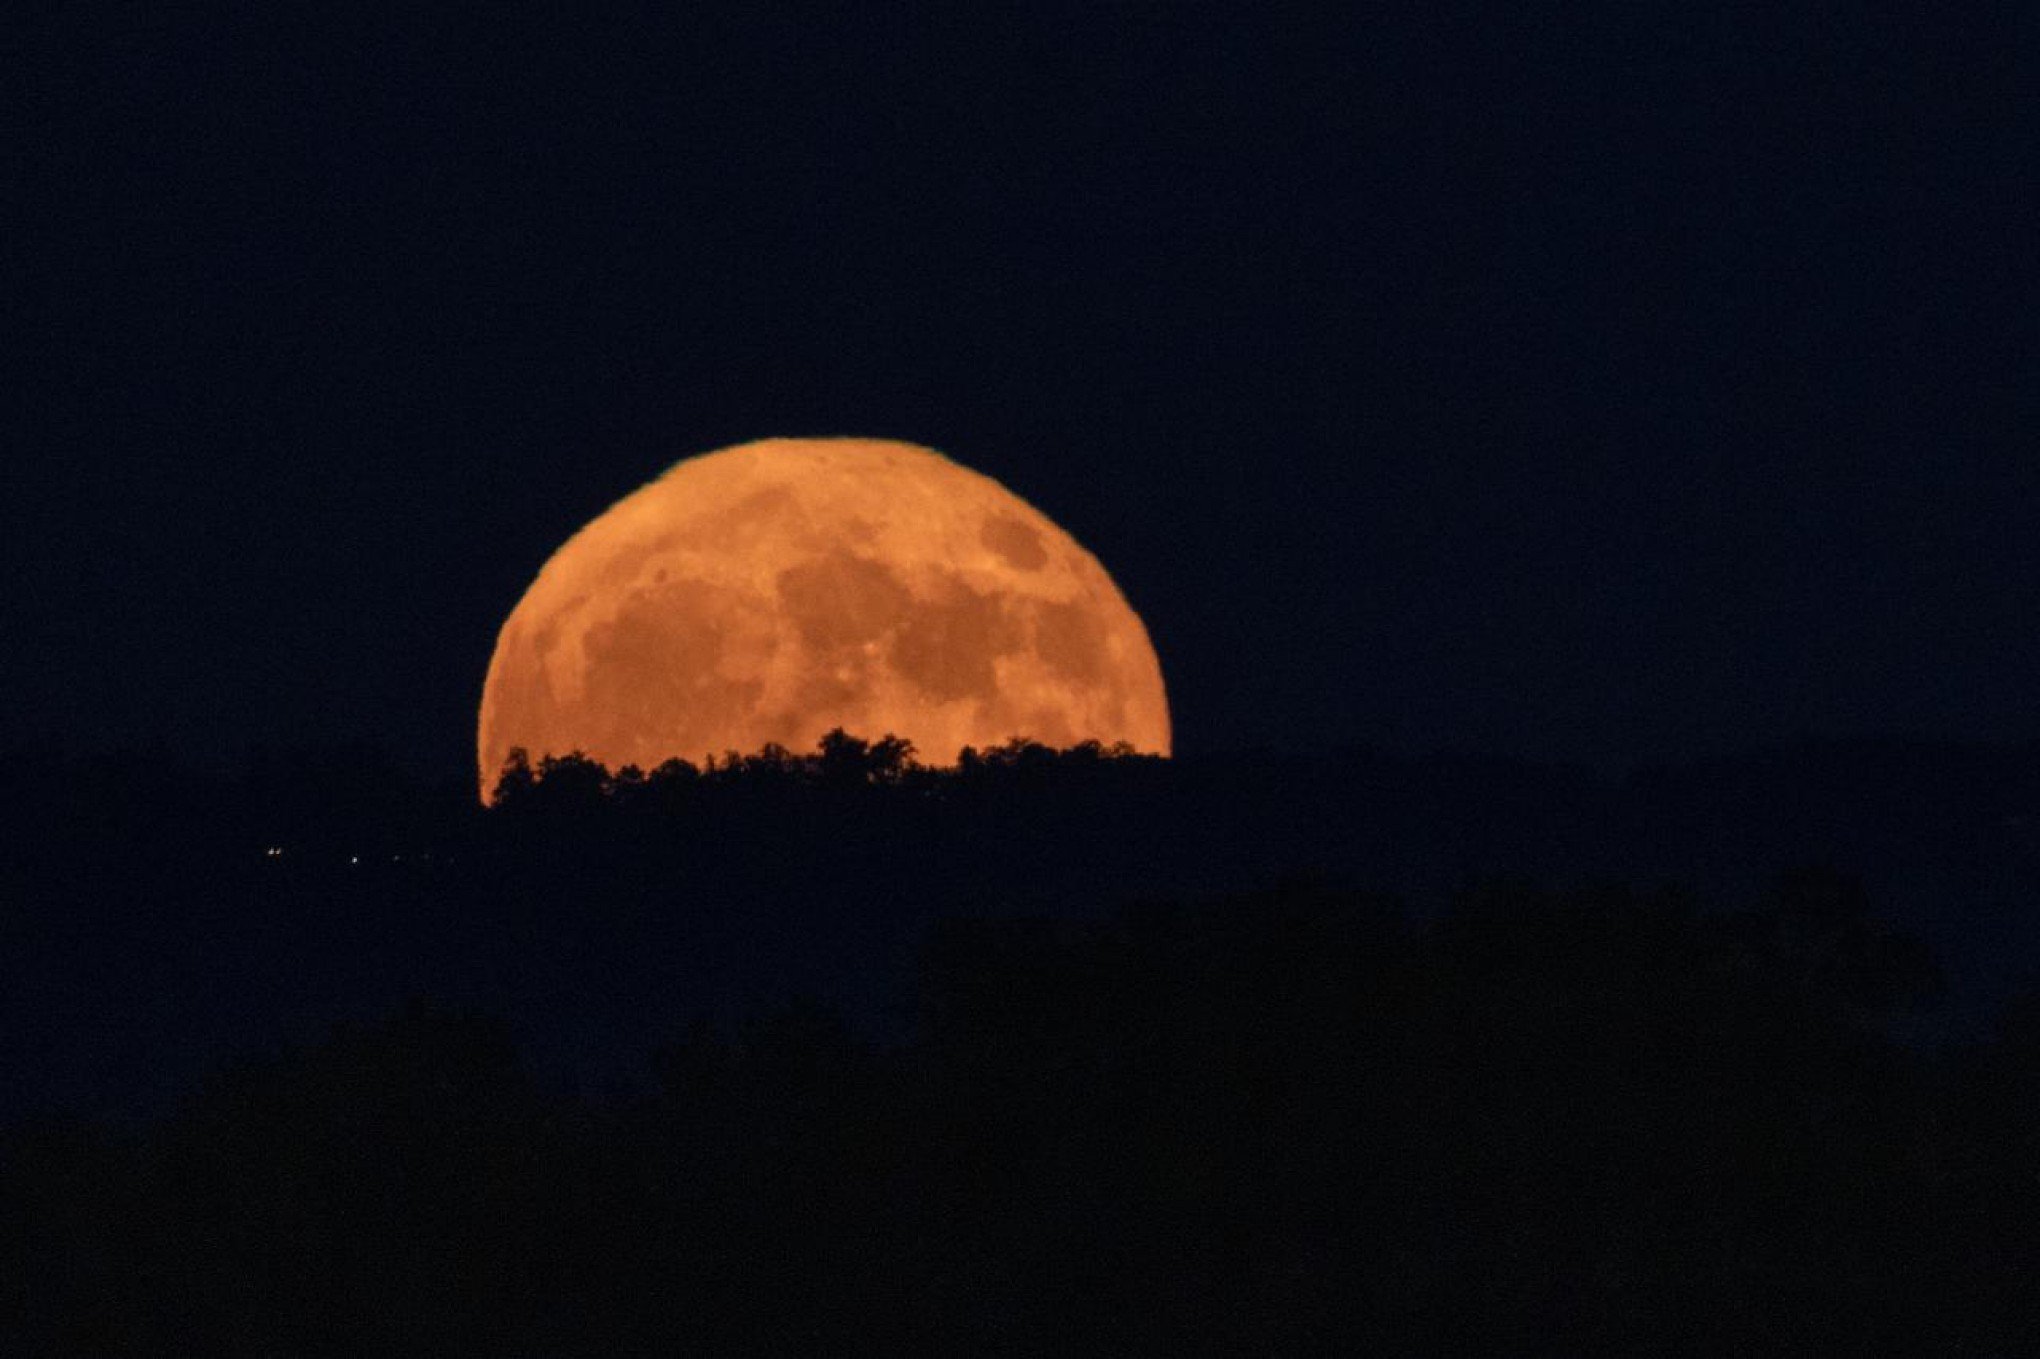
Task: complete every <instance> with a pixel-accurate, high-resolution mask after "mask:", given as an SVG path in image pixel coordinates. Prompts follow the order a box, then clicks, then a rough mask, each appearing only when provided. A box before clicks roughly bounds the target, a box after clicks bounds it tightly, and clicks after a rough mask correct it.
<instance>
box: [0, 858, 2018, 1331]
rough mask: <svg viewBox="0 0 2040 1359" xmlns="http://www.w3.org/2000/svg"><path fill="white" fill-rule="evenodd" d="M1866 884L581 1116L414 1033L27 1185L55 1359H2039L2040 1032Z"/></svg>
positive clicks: (583, 1105)
mask: <svg viewBox="0 0 2040 1359" xmlns="http://www.w3.org/2000/svg"><path fill="white" fill-rule="evenodd" d="M1931 985H1932V975H1931V967H1930V966H1929V965H1927V963H1926V960H1925V959H1923V958H1922V957H1921V956H1920V954H1919V953H1918V951H1917V950H1916V949H1915V948H1913V947H1912V946H1910V945H1908V944H1906V943H1905V941H1903V940H1902V939H1898V938H1896V937H1894V936H1892V935H1891V934H1889V933H1888V932H1887V931H1885V930H1883V929H1881V928H1880V927H1878V926H1877V925H1876V923H1875V922H1874V921H1873V920H1871V919H1870V918H1869V917H1868V916H1867V915H1866V914H1864V912H1863V911H1862V908H1861V902H1860V898H1859V897H1858V896H1857V895H1856V894H1855V893H1854V892H1853V890H1852V889H1851V888H1850V886H1849V884H1848V883H1847V881H1846V880H1845V879H1841V878H1836V877H1833V876H1830V875H1812V876H1807V877H1803V878H1800V879H1798V880H1795V881H1793V882H1790V883H1787V884H1785V885H1784V887H1783V888H1782V890H1781V892H1780V894H1779V896H1778V898H1777V899H1776V900H1775V901H1774V902H1773V903H1772V904H1771V905H1770V906H1769V907H1768V908H1767V909H1765V910H1762V911H1756V912H1749V913H1741V914H1731V915H1713V914H1708V913H1704V912H1701V911H1698V910H1696V909H1695V908H1694V907H1693V906H1692V905H1691V904H1689V903H1687V902H1684V901H1682V900H1679V899H1678V898H1676V897H1672V896H1657V895H1652V896H1644V895H1638V894H1636V893H1633V892H1630V891H1627V890H1623V889H1608V890H1605V891H1600V892H1593V893H1574V894H1564V895H1556V896H1554V895H1550V894H1546V893H1542V892H1538V891H1535V890H1531V889H1527V888H1519V889H1506V890H1503V889H1498V890H1494V891H1490V892H1487V893H1483V894H1480V895H1477V896H1474V897H1470V898H1468V899H1467V900H1466V901H1464V902H1463V903H1462V904H1461V906H1460V907H1459V908H1458V909H1457V910H1455V911H1454V912H1452V913H1451V914H1450V915H1448V916H1447V917H1445V918H1444V919H1442V920H1440V921H1438V922H1436V923H1434V924H1432V925H1429V926H1424V927H1415V926H1412V925H1411V924H1410V923H1408V922H1407V921H1406V920H1404V919H1402V918H1401V917H1400V916H1399V915H1398V914H1397V912H1396V911H1395V910H1394V909H1393V907H1392V905H1390V904H1389V903H1384V902H1382V901H1379V900H1376V899H1373V898H1369V897H1365V896H1359V895H1353V894H1345V893H1337V892H1331V891H1327V890H1324V889H1322V888H1317V887H1312V886H1309V885H1304V884H1294V885H1290V886H1287V887H1284V888H1282V889H1278V890H1272V891H1268V892H1263V893H1258V894H1252V895H1246V896H1239V897H1230V898H1225V899H1220V900H1213V901H1205V902H1194V903H1182V904H1174V905H1166V906H1165V905H1150V906H1146V907H1140V908H1129V909H1125V910H1122V911H1119V912H1117V913H1114V914H1112V915H1111V916H1109V917H1107V918H1105V919H1102V920H1098V921H1093V922H1088V923H1076V922H1068V921H1048V920H1040V919H1034V920H1001V921H992V920H979V921H954V922H949V923H947V924H945V925H944V926H942V927H941V928H939V929H937V930H936V931H935V932H934V933H933V935H932V936H931V938H930V940H929V942H928V945H927V947H926V949H925V952H924V955H923V958H922V962H921V985H920V987H919V993H918V1023H917V1027H916V1031H915V1035H914V1037H913V1038H912V1039H911V1040H910V1041H908V1042H904V1043H900V1044H878V1043H874V1042H872V1041H870V1040H867V1039H864V1038H860V1037H859V1036H858V1035H857V1034H856V1032H855V1030H854V1028H853V1026H851V1025H850V1024H848V1023H846V1022H845V1020H844V1019H843V1018H842V1016H840V1015H839V1014H837V1013H835V1012H833V1011H832V1010H830V1009H828V1008H826V1007H823V1006H819V1005H816V1004H812V1003H808V1004H794V1005H790V1006H786V1007H782V1008H779V1009H776V1010H774V1011H772V1012H769V1013H765V1014H761V1015H758V1016H754V1017H752V1018H751V1019H749V1020H748V1021H746V1022H744V1023H742V1024H740V1025H736V1026H733V1027H728V1028H724V1027H720V1026H717V1025H714V1024H711V1023H707V1022H702V1023H698V1024H695V1025H692V1026H689V1027H687V1028H684V1029H682V1030H680V1031H678V1032H676V1033H674V1034H673V1035H672V1036H671V1038H670V1040H669V1041H668V1042H666V1043H665V1044H663V1045H662V1046H660V1047H659V1048H658V1049H657V1051H656V1053H655V1054H654V1056H653V1059H652V1066H653V1068H654V1070H655V1071H656V1074H657V1083H656V1088H654V1089H652V1090H650V1091H647V1092H641V1093H639V1094H637V1095H635V1096H631V1097H627V1098H620V1099H590V1098H576V1097H572V1096H568V1095H564V1094H561V1093H559V1092H556V1091H549V1090H547V1089H546V1088H544V1086H543V1085H542V1083H540V1082H536V1081H534V1080H533V1079H531V1077H530V1076H529V1075H528V1074H527V1072H526V1071H525V1070H524V1069H523V1068H522V1066H521V1065H520V1062H519V1059H518V1057H517V1054H516V1050H515V1046H514V1044H513V1043H512V1041H511V1038H510V1035H509V1032H508V1030H507V1029H506V1028H505V1027H504V1026H503V1025H502V1024H501V1023H500V1022H498V1021H496V1020H494V1019H492V1018H489V1017H486V1016H480V1015H476V1014H472V1013H465V1012H459V1011H456V1010H449V1009H445V1008H439V1007H435V1006H431V1005H425V1004H418V1005H413V1006H410V1007H407V1008H405V1009H402V1010H401V1011H400V1012H398V1013H396V1014H394V1015H392V1016H391V1017H389V1018H387V1019H385V1020H384V1021H382V1022H379V1023H374V1024H368V1025H354V1026H346V1027H343V1028H342V1029H341V1030H339V1031H338V1032H336V1033H334V1034H332V1035H331V1036H330V1037H328V1038H327V1039H326V1040H325V1041H323V1042H320V1043H318V1044H316V1045H313V1046H310V1047H308V1048H305V1049H303V1050H299V1051H294V1052H290V1053H286V1054H284V1055H281V1056H278V1057H275V1058H272V1059H269V1060H265V1061H259V1062H253V1063H249V1064H245V1065H242V1066H239V1067H237V1068H235V1069H233V1070H231V1071H229V1072H227V1073H225V1074H223V1075H222V1076H220V1077H218V1078H217V1079H215V1080H213V1081H211V1082H209V1083H208V1084H207V1086H206V1088H205V1089H204V1090H203V1091H202V1092H200V1093H198V1094H197V1095H195V1096H194V1097H192V1098H190V1099H188V1100H187V1101H185V1102H184V1103H183V1104H182V1105H181V1106H180V1107H179V1109H178V1110H177V1111H176V1113H175V1114H174V1115H173V1116H171V1117H168V1118H167V1119H164V1120H161V1121H158V1122H154V1123H151V1124H148V1125H146V1126H144V1127H143V1128H141V1129H140V1130H139V1131H129V1132H125V1133H123V1132H116V1131H112V1130H108V1129H105V1128H93V1127H89V1126H85V1127H79V1126H71V1127H47V1126H45V1127H38V1128H33V1129H22V1130H17V1131H16V1132H15V1133H14V1134H12V1135H11V1136H10V1137H9V1138H8V1139H7V1141H6V1143H5V1146H4V1156H0V1204H4V1212H0V1222H4V1223H5V1224H6V1226H5V1229H4V1246H0V1252H4V1253H0V1281H4V1283H0V1289H4V1290H5V1292H4V1294H0V1299H4V1309H0V1315H4V1316H5V1317H6V1318H8V1320H7V1321H6V1322H5V1323H4V1325H0V1334H4V1336H5V1337H6V1339H7V1341H8V1349H9V1352H10V1353H80V1354H84V1353H91V1354H113V1353H164V1354H172V1353H197V1352H204V1353H222V1354H235V1353H248V1354H300V1353H302V1354H361V1353H390V1352H419V1353H423V1352H430V1353H435V1354H488V1355H512V1354H532V1355H539V1354H560V1353H625V1352H628V1353H636V1352H648V1351H650V1350H653V1349H671V1350H677V1351H685V1352H715V1353H726V1352H727V1353H735V1352H767V1353H790V1352H803V1353H811V1352H815V1351H817V1350H828V1351H832V1352H841V1351H845V1350H857V1351H860V1352H865V1351H870V1352H902V1351H907V1350H923V1351H925V1350H936V1349H939V1350H941V1351H943V1352H971V1353H982V1352H999V1353H1051V1352H1053V1353H1065V1352H1069V1351H1070V1350H1072V1349H1076V1350H1084V1351H1096V1352H1141V1353H1240V1352H1256V1353H1270V1352H1273V1353H1286V1352H1301V1351H1324V1350H1333V1349H1338V1350H1350V1349H1353V1348H1356V1347H1357V1348H1359V1349H1362V1350H1379V1351H1383V1352H1394V1353H1439V1354H1444V1353H1453V1354H1461V1353H1496V1352H1506V1353H1522V1352H1547V1351H1549V1352H1557V1351H1561V1350H1563V1351H1566V1352H1580V1351H1582V1350H1593V1351H1608V1350H1621V1351H1625V1352H1639V1351H1648V1352H1679V1353H1696V1354H1700V1353H1704V1354H1720V1353H1786V1352H1790V1353H1805V1352H1809V1351H1815V1352H1828V1353H1841V1352H1848V1353H2011V1352H2016V1351H2018V1350H2021V1349H2023V1348H2024V1347H2025V1346H2026V1345H2027V1344H2028V1343H2029V1342H2030V1341H2031V1339H2032V1338H2033V1336H2034V1335H2035V1334H2036V1332H2035V1331H2034V1330H2033V1329H2032V1327H2033V1325H2034V1322H2035V1313H2034V1302H2035V1299H2034V1294H2033V1290H2032V1285H2031V1279H2032V1270H2033V1269H2034V1268H2035V1266H2036V1265H2040V1258H2036V1255H2040V1243H2036V1238H2035V1236H2034V1234H2033V1233H2032V1230H2031V1229H2032V1226H2033V1224H2034V1222H2035V1221H2036V1217H2035V1213H2036V1211H2040V1180H2036V1177H2035V1173H2034V1172H2035V1169H2036V1160H2035V1149H2036V1146H2040V1104H2036V1101H2035V1098H2034V1094H2035V1091H2036V1090H2040V1029H2036V1028H2035V1027H2034V1025H2033V1023H2032V1021H2031V1016H2030V1013H2028V1014H2026V1015H2025V1016H2023V1017H2021V1016H2013V1017H2010V1018H2008V1020H2007V1022H2006V1025H2005V1028H2004V1030H2003V1032H2002V1033H2001V1034H2000V1035H1999V1036H1998V1037H1996V1038H1994V1039H1993V1040H1992V1041H1990V1042H1988V1043H1985V1044H1983V1045H1980V1046H1978V1047H1976V1048H1974V1049H1972V1050H1964V1051H1962V1052H1960V1053H1957V1054H1954V1055H1950V1056H1947V1057H1944V1058H1942V1059H1940V1060H1928V1059H1924V1058H1922V1057H1920V1056H1919V1055H1918V1054H1912V1053H1908V1052H1907V1051H1905V1050H1904V1049H1902V1048H1901V1047H1899V1046H1898V1045H1896V1044H1894V1043H1893V1042H1892V1041H1891V1040H1889V1039H1888V1038H1886V1037H1883V1036H1880V1035H1879V1034H1878V1033H1877V1031H1876V1030H1875V1028H1874V1027H1872V1026H1870V1025H1869V1024H1867V1023H1866V1020H1868V1019H1870V1018H1873V1017H1874V1016H1875V1015H1876V1014H1877V1013H1880V1012H1881V1011H1883V1010H1884V1009H1886V1008H1888V1007H1892V1006H1897V1005H1903V1004H1906V1003H1910V1002H1912V1001H1914V1000H1917V999H1918V998H1920V997H1921V996H1922V995H1923V994H1924V993H1925V992H1926V991H1927V990H1929V989H1930V988H1931Z"/></svg>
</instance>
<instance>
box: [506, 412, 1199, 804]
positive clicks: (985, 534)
mask: <svg viewBox="0 0 2040 1359" xmlns="http://www.w3.org/2000/svg"><path fill="white" fill-rule="evenodd" d="M833 727H842V728H844V729H845V730H846V731H849V732H850V733H852V734H853V735H858V736H864V737H867V738H873V739H875V738H877V737H878V736H881V735H883V734H885V733H887V732H891V733H893V734H895V735H898V736H904V737H906V738H907V739H909V740H911V741H912V742H913V743H914V745H915V748H916V750H917V751H918V753H919V755H920V757H921V758H922V759H923V760H926V761H929V762H931V763H937V764H952V763H954V762H955V760H956V757H957V753H958V752H959V751H960V750H961V749H962V747H964V746H966V745H975V746H980V747H983V746H990V745H996V744H998V743H1000V742H1002V741H1005V740H1008V739H1010V738H1012V737H1014V736H1025V737H1028V738H1029V739H1032V740H1035V741H1040V742H1042V743H1043V744H1045V745H1051V746H1070V745H1074V744H1076V743H1078V742H1080V741H1085V740H1091V739H1096V740H1099V741H1104V742H1108V743H1109V742H1113V741H1126V742H1129V743H1130V744H1132V745H1133V746H1134V747H1135V748H1136V749H1138V750H1142V751H1148V752H1153V753H1157V754H1163V755H1166V754H1168V753H1169V707H1168V699H1167V696H1166V694H1165V693H1164V691H1163V688H1162V670H1161V664H1160V662H1159V661H1158V660H1157V659H1156V657H1155V650H1154V646H1153V645H1152V644H1151V643H1150V642H1149V640H1148V635H1147V629H1146V627H1145V626H1143V625H1142V623H1141V621H1140V617H1139V615H1137V614H1135V613H1134V611H1133V609H1132V608H1131V607H1130V606H1129V605H1128V604H1127V602H1126V600H1125V598H1124V597H1123V596H1122V595H1121V594H1120V592H1119V589H1118V587H1117V586H1116V585H1114V584H1113V582H1112V578H1111V577H1110V576H1108V575H1107V574H1106V573H1105V568H1104V567H1102V566H1100V565H1099V564H1098V561H1097V559H1096V558H1095V557H1093V556H1092V555H1091V554H1090V553H1088V552H1086V551H1085V550H1084V549H1083V548H1081V547H1079V546H1078V545H1077V542H1076V540H1075V539H1073V538H1071V537H1070V535H1069V534H1067V533H1065V532H1063V531H1062V530H1061V529H1060V528H1058V527H1056V525H1055V524H1054V523H1052V522H1051V521H1050V520H1049V518H1048V517H1047V516H1046V515H1044V514H1042V513H1041V512H1040V511H1039V510H1037V509H1035V508H1034V507H1033V506H1032V505H1029V504H1028V503H1027V502H1026V501H1024V500H1022V499H1021V498H1020V497H1018V496H1016V495H1014V494H1013V493H1012V492H1011V491H1008V490H1007V489H1006V488H1005V487H1003V486H1001V485H1000V484H999V483H998V482H996V481H993V480H992V479H991V478H990V477H986V476H982V475H980V474H978V473H976V472H973V471H970V470H969V469H968V468H965V467H961V466H959V465H958V464H956V463H954V462H951V461H950V460H949V459H948V458H945V457H944V456H942V455H941V454H940V453H937V452H935V451H933V450H932V449H927V448H921V447H918V446H916V445H913V444H905V443H894V442H891V441H887V440H878V439H766V440H761V441H759V442H757V443H748V444H740V445H738V446H736V447H734V448H726V449H722V450H719V451H717V452H714V453H705V454H702V455H701V456H699V457H694V458H689V459H687V460H685V461H683V462H680V463H678V464H676V465H675V466H674V467H673V468H671V469H670V470H669V471H667V472H666V474H665V475H664V476H661V477H660V478H659V479H658V480H656V481H654V482H652V483H651V484H650V485H648V486H645V487H643V488H642V489H640V490H638V491H636V492H634V493H633V494H631V495H629V496H626V497H625V498H624V499H623V500H621V501H619V502H617V504H616V505H614V506H613V507H611V508H610V509H609V510H608V511H607V512H606V513H604V514H602V515H601V516H600V517H598V518H596V519H595V520H594V521H592V522H591V523H589V524H588V525H587V527H585V528H583V529H582V530H581V531H580V532H579V533H576V534H575V535H574V536H573V537H572V538H570V539H569V540H568V541H567V543H566V545H565V546H563V547H561V548H560V550H559V551H558V552H556V553H554V554H553V556H552V559H551V560H550V561H548V562H547V563H546V564H545V566H544V568H543V569H542V570H540V571H539V573H538V579H537V580H535V581H534V582H532V585H531V588H530V589H529V590H527V591H526V592H525V594H524V598H523V599H521V600H520V601H519V602H518V604H517V607H516V608H515V609H514V610H512V611H511V614H510V617H509V619H508V621H506V622H505V623H504V624H503V629H502V632H501V634H500V635H499V636H498V637H497V639H496V651H495V655H494V656H493V657H492V658H491V659H490V661H489V674H488V678H487V680H486V681H485V682H484V684H483V687H482V708H481V721H480V732H479V735H478V737H477V742H476V745H477V754H478V758H479V761H480V768H481V788H482V797H483V799H484V800H485V801H486V800H487V799H488V798H489V795H490V794H491V792H492V791H493V790H494V787H495V781H496V779H497V777H498V776H499V775H500V774H501V772H502V768H503V764H504V762H505V760H506V759H507V758H508V756H509V753H510V750H511V749H512V747H518V746H521V747H523V748H524V749H525V750H527V751H529V752H530V754H531V756H532V757H533V758H534V759H536V758H538V757H539V756H542V755H545V754H565V753H567V752H568V751H572V750H580V751H583V752H585V753H587V754H588V755H589V756H591V757H593V758H595V759H597V760H600V761H601V762H602V763H604V764H606V765H608V766H609V767H610V768H612V769H618V768H621V767H623V766H624V765H627V764H635V765H637V766H639V767H640V768H644V769H650V768H653V767H654V766H656V765H658V764H660V763H661V762H663V761H665V760H667V759H671V758H673V757H675V756H678V757H680V758H682V759H687V760H692V761H695V762H697V763H699V762H700V761H701V760H702V759H703V758H704V757H706V756H708V755H712V754H720V753H722V752H724V751H729V750H735V751H744V752H748V751H753V750H757V749H759V748H761V747H763V746H764V745H765V744H766V743H767V742H777V743H779V744H780V745H783V746H786V747H788V748H789V749H793V750H808V749H811V748H812V747H813V746H814V744H815V742H816V741H817V740H819V739H820V738H821V736H822V735H823V734H824V733H826V732H827V731H829V730H830V729H831V728H833Z"/></svg>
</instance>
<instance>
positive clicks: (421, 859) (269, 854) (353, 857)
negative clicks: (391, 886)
mask: <svg viewBox="0 0 2040 1359" xmlns="http://www.w3.org/2000/svg"><path fill="white" fill-rule="evenodd" d="M285 852H286V851H285V848H284V846H282V845H271V846H269V847H268V848H267V849H265V850H263V851H262V857H263V858H265V859H272V860H273V859H281V858H282V857H283V856H284V854H285ZM368 857H369V858H370V860H371V861H374V860H376V859H379V858H380V856H379V855H370V856H368ZM406 858H409V859H411V860H413V861H414V862H417V863H435V862H438V861H439V860H438V858H437V856H436V855H433V854H432V853H430V852H429V851H428V852H427V853H424V854H412V855H403V854H392V855H390V862H391V863H393V864H400V863H402V862H404V860H405V859H406ZM361 861H362V856H361V855H359V854H350V855H348V856H347V862H348V863H349V864H350V865H352V864H358V863H360V862H361ZM445 862H447V863H452V862H453V860H452V859H451V858H449V859H447V860H445Z"/></svg>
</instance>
